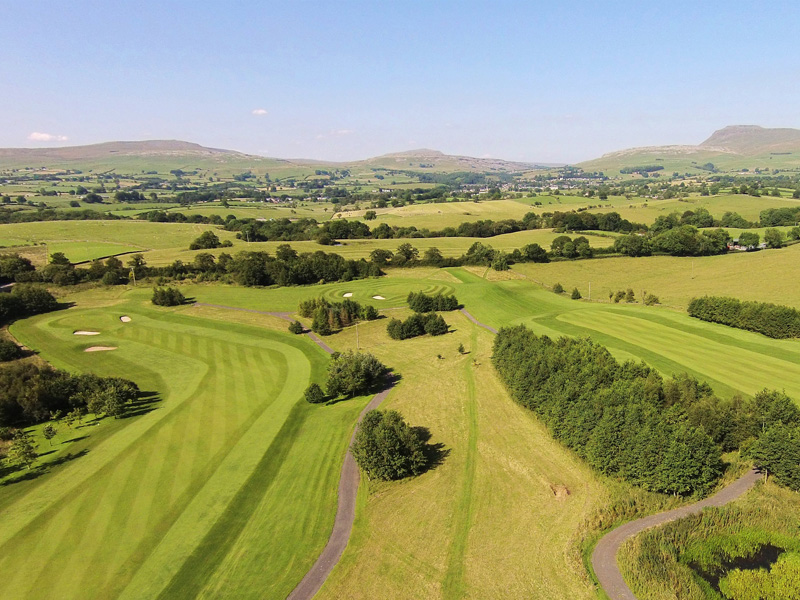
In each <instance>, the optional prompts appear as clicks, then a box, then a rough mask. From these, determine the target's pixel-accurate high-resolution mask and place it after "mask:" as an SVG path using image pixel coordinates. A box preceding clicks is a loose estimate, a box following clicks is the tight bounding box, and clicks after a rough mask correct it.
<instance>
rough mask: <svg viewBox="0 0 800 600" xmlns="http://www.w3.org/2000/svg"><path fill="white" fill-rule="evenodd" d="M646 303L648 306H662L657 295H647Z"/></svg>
mask: <svg viewBox="0 0 800 600" xmlns="http://www.w3.org/2000/svg"><path fill="white" fill-rule="evenodd" d="M644 303H645V305H646V306H653V305H655V304H661V300H659V299H658V296H656V295H655V294H648V293H645V295H644Z"/></svg>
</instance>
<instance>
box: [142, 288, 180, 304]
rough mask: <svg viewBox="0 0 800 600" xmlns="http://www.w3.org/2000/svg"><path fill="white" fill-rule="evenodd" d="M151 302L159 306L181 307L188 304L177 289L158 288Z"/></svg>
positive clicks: (154, 290) (154, 289) (154, 291)
mask: <svg viewBox="0 0 800 600" xmlns="http://www.w3.org/2000/svg"><path fill="white" fill-rule="evenodd" d="M151 300H152V302H153V304H155V305H157V306H180V305H181V304H184V303H185V302H186V297H185V296H184V295H183V294H182V293H181V291H180V290H179V289H177V288H173V287H156V288H153V297H152V298H151Z"/></svg>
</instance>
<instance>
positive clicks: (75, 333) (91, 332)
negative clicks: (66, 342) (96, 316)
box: [72, 331, 100, 335]
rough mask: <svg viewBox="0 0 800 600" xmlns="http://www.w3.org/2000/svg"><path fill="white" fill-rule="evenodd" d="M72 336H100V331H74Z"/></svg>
mask: <svg viewBox="0 0 800 600" xmlns="http://www.w3.org/2000/svg"><path fill="white" fill-rule="evenodd" d="M72 335H100V332H99V331H73V332H72Z"/></svg>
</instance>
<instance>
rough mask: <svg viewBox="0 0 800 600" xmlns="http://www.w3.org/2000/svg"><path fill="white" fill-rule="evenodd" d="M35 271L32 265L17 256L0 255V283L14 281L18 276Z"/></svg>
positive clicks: (25, 259)
mask: <svg viewBox="0 0 800 600" xmlns="http://www.w3.org/2000/svg"><path fill="white" fill-rule="evenodd" d="M35 270H36V269H35V267H34V266H33V263H32V262H31V261H30V260H28V259H27V258H24V257H22V256H20V255H19V254H0V283H10V282H12V281H16V280H17V276H18V275H20V274H22V273H30V272H32V271H35Z"/></svg>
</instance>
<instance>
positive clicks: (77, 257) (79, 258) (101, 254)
mask: <svg viewBox="0 0 800 600" xmlns="http://www.w3.org/2000/svg"><path fill="white" fill-rule="evenodd" d="M142 250H145V248H141V247H140V246H131V245H129V244H114V243H111V242H54V243H50V244H47V252H48V253H49V254H54V253H56V252H63V253H64V255H65V256H66V257H67V258H68V259H69V260H70V262H72V263H81V262H87V261H91V260H94V259H96V258H106V257H108V256H115V255H117V254H127V253H129V252H141V251H142Z"/></svg>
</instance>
